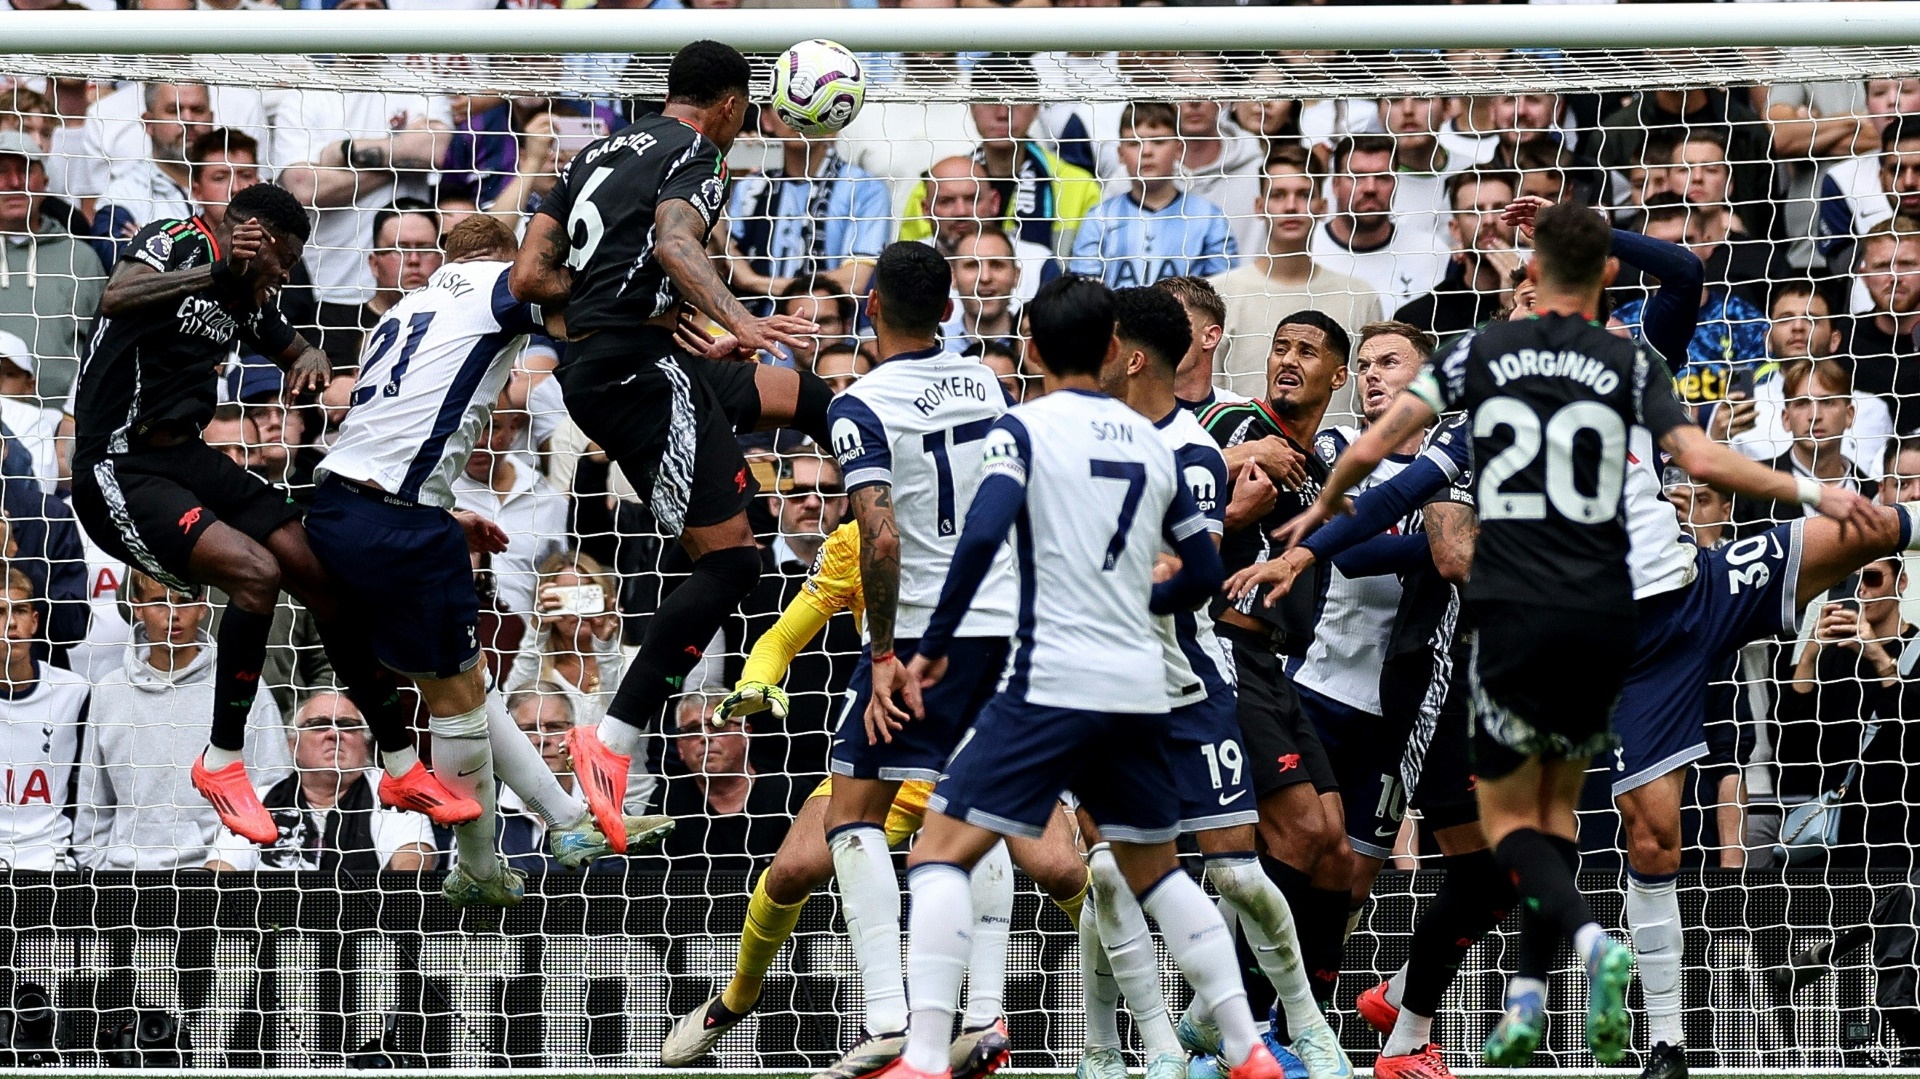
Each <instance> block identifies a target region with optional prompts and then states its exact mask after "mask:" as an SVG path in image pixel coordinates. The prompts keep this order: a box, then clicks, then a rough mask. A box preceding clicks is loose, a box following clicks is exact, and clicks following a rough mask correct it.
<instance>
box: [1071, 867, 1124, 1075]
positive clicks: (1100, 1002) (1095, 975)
mask: <svg viewBox="0 0 1920 1079" xmlns="http://www.w3.org/2000/svg"><path fill="white" fill-rule="evenodd" d="M1099 902H1100V897H1099V896H1097V895H1095V894H1094V893H1092V892H1089V893H1087V900H1086V904H1085V905H1084V906H1082V907H1081V908H1080V977H1081V995H1082V997H1083V999H1084V1000H1085V1002H1086V1006H1087V1007H1086V1010H1087V1048H1089V1049H1118V1048H1120V1019H1119V1015H1118V1012H1119V1009H1120V983H1119V982H1117V981H1114V979H1113V964H1112V963H1111V962H1110V961H1109V960H1108V959H1107V949H1106V946H1105V945H1103V944H1101V943H1100V926H1099V924H1098V921H1099V915H1098V914H1097V913H1095V908H1096V907H1097V906H1098V904H1099Z"/></svg>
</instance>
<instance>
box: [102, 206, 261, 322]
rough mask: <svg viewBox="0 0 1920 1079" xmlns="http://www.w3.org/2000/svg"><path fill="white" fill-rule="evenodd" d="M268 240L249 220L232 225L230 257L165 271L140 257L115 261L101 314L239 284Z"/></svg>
mask: <svg viewBox="0 0 1920 1079" xmlns="http://www.w3.org/2000/svg"><path fill="white" fill-rule="evenodd" d="M267 242H268V240H267V230H266V229H265V228H264V227H263V226H262V225H261V224H260V223H259V222H258V221H252V220H248V221H242V222H241V223H239V224H238V225H235V226H234V227H233V236H232V237H231V238H230V239H229V240H228V242H227V256H226V257H225V258H223V259H220V260H218V261H216V262H210V263H208V264H207V265H205V266H195V267H194V268H193V269H190V270H167V271H165V272H162V271H160V270H156V269H154V268H153V267H152V266H150V265H148V264H146V263H145V262H142V261H140V259H138V258H123V259H121V260H120V261H119V262H117V263H115V264H114V267H113V276H111V277H109V278H107V287H106V290H105V291H104V292H102V293H101V294H100V315H101V317H103V318H119V317H121V316H122V315H126V314H130V313H132V312H134V311H138V310H140V309H141V308H144V307H152V306H154V305H156V304H171V303H173V302H175V301H177V300H179V299H180V298H181V297H183V296H191V295H193V294H194V293H196V292H204V291H206V290H207V289H209V288H212V287H213V286H215V285H221V286H227V285H235V284H238V283H239V281H240V279H241V278H243V277H245V276H246V273H247V267H248V264H249V263H251V262H252V261H253V260H254V259H255V258H256V257H257V256H258V255H259V254H260V251H261V249H262V248H264V247H266V245H267Z"/></svg>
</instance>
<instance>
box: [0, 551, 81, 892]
mask: <svg viewBox="0 0 1920 1079" xmlns="http://www.w3.org/2000/svg"><path fill="white" fill-rule="evenodd" d="M5 573H6V582H7V598H6V602H5V604H4V610H5V616H6V617H5V627H6V642H7V669H6V677H5V687H4V688H5V691H4V693H0V745H4V747H5V748H4V750H0V752H4V754H5V760H4V761H0V771H4V772H5V775H6V789H5V790H4V791H3V792H0V866H4V867H6V868H8V869H35V870H52V869H57V868H59V869H64V868H71V865H72V863H71V860H70V858H69V857H68V851H69V847H70V846H71V840H72V836H73V817H72V816H71V815H70V814H69V812H68V797H69V794H70V792H71V791H72V790H73V786H72V784H73V770H74V766H75V765H76V764H77V763H78V760H79V756H80V742H81V731H82V730H83V729H85V727H86V726H87V703H88V695H89V688H90V687H89V686H88V685H87V680H86V679H85V678H84V677H82V676H81V675H78V674H74V673H73V672H71V671H66V670H62V669H60V668H58V667H52V666H47V665H45V664H43V663H41V662H40V661H39V660H37V659H35V658H34V655H33V652H34V647H33V645H34V641H35V640H36V639H37V638H38V637H39V636H40V610H39V607H38V605H37V604H36V603H35V602H34V599H35V595H34V590H33V582H32V581H30V580H28V579H27V575H26V574H24V573H21V572H20V571H19V570H17V569H11V568H9V569H7V570H6V571H5Z"/></svg>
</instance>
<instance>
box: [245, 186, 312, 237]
mask: <svg viewBox="0 0 1920 1079" xmlns="http://www.w3.org/2000/svg"><path fill="white" fill-rule="evenodd" d="M250 217H251V218H255V219H257V220H259V222H260V223H261V224H263V225H265V226H267V227H268V228H270V229H272V230H273V231H275V232H278V233H282V234H284V235H287V236H291V237H293V238H294V239H296V240H299V241H300V242H301V243H306V242H307V237H308V236H309V235H310V234H311V233H312V232H313V225H312V223H311V222H309V221H308V220H307V211H306V208H305V207H303V206H301V205H300V200H299V199H296V198H294V197H293V196H292V195H291V194H289V193H288V192H287V189H286V188H284V187H281V186H279V185H278V184H254V185H253V186H252V187H247V188H242V189H241V190H239V191H236V192H234V194H233V199H232V201H230V202H228V203H227V220H228V221H232V222H240V221H245V220H247V219H248V218H250Z"/></svg>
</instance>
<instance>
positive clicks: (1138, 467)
mask: <svg viewBox="0 0 1920 1079" xmlns="http://www.w3.org/2000/svg"><path fill="white" fill-rule="evenodd" d="M1087 466H1088V467H1089V468H1090V469H1091V470H1092V471H1093V476H1094V478H1095V479H1102V480H1125V481H1126V483H1127V494H1126V497H1125V498H1122V499H1121V500H1120V522H1119V525H1118V526H1117V527H1116V528H1114V530H1113V538H1112V539H1110V540H1108V541H1107V560H1106V561H1105V562H1104V563H1102V564H1101V566H1100V569H1101V571H1102V572H1106V571H1110V570H1112V569H1113V567H1114V566H1116V565H1119V563H1120V555H1121V554H1122V553H1123V552H1125V551H1126V549H1127V533H1128V532H1131V531H1133V515H1134V514H1136V513H1138V512H1140V496H1141V495H1142V494H1145V493H1146V489H1147V466H1146V465H1143V464H1141V463H1140V462H1138V461H1088V462H1087Z"/></svg>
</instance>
